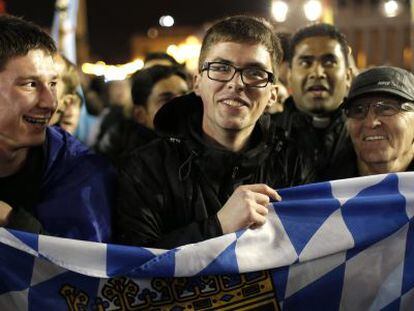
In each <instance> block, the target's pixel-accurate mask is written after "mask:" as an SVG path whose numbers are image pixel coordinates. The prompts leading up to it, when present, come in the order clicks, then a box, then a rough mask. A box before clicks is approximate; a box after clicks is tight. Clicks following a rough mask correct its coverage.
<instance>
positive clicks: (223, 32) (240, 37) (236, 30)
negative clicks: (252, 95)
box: [198, 15, 283, 76]
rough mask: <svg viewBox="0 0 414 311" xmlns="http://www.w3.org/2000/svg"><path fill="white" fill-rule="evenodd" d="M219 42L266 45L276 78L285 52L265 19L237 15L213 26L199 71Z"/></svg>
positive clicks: (201, 58) (207, 38)
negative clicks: (209, 52)
mask: <svg viewBox="0 0 414 311" xmlns="http://www.w3.org/2000/svg"><path fill="white" fill-rule="evenodd" d="M219 42H237V43H249V44H262V45H264V46H265V47H266V49H267V50H268V52H269V54H270V57H271V60H272V68H273V71H275V72H274V74H275V76H277V72H276V68H277V65H278V64H279V63H280V61H281V59H282V56H283V52H282V49H281V46H280V40H279V38H278V37H277V35H276V33H275V32H274V30H273V28H272V26H271V25H270V23H269V22H268V21H266V20H265V19H263V18H257V17H253V16H245V15H237V16H230V17H227V18H225V19H222V20H220V21H218V22H217V23H215V24H214V25H213V26H211V27H210V29H208V30H207V33H206V35H205V36H204V39H203V43H202V45H201V51H200V58H199V62H198V67H199V70H201V68H202V66H203V63H204V61H205V58H206V55H207V53H208V51H209V50H210V48H211V47H212V46H213V45H215V44H217V43H219Z"/></svg>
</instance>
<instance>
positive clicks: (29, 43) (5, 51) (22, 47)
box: [0, 14, 56, 70]
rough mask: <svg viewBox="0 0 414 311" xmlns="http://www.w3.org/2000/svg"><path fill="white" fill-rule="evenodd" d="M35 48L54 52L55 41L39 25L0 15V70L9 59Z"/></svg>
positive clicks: (51, 53)
mask: <svg viewBox="0 0 414 311" xmlns="http://www.w3.org/2000/svg"><path fill="white" fill-rule="evenodd" d="M36 49H41V50H43V51H45V52H47V53H49V54H50V55H53V54H54V53H56V46H55V42H54V41H53V39H52V38H51V37H50V36H49V35H48V34H47V33H46V32H44V31H43V30H42V29H40V27H39V26H37V25H35V24H33V23H31V22H28V21H25V20H23V19H21V18H19V17H16V16H12V15H7V14H6V15H0V70H3V69H4V67H5V66H6V64H7V63H8V61H9V60H10V59H12V58H14V57H17V56H25V55H27V53H29V51H31V50H36Z"/></svg>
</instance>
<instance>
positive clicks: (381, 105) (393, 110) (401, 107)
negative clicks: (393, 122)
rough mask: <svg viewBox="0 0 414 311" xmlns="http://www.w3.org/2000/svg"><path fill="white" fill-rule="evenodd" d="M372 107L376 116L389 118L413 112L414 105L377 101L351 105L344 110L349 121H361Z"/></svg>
mask: <svg viewBox="0 0 414 311" xmlns="http://www.w3.org/2000/svg"><path fill="white" fill-rule="evenodd" d="M370 107H372V109H373V111H374V113H375V115H376V116H381V117H390V116H393V115H395V114H397V113H399V112H402V111H411V112H413V111H414V103H411V102H405V103H397V102H390V101H378V102H374V103H352V104H349V105H348V106H346V107H345V108H344V112H345V115H346V116H347V117H348V118H351V119H357V120H363V119H365V118H366V116H367V115H368V112H369V109H370Z"/></svg>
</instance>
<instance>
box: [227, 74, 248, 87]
mask: <svg viewBox="0 0 414 311" xmlns="http://www.w3.org/2000/svg"><path fill="white" fill-rule="evenodd" d="M227 84H228V85H229V86H230V87H234V88H235V89H242V88H244V83H243V80H242V73H241V71H236V72H235V73H234V76H233V78H232V79H231V80H230V81H229V82H227Z"/></svg>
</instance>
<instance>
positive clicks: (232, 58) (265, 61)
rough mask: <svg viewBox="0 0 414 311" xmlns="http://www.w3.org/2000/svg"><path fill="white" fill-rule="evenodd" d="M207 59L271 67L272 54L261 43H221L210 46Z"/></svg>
mask: <svg viewBox="0 0 414 311" xmlns="http://www.w3.org/2000/svg"><path fill="white" fill-rule="evenodd" d="M205 58H206V60H208V61H221V60H222V61H227V62H230V63H238V62H242V63H244V64H261V65H263V66H268V65H271V56H270V52H269V51H268V49H267V48H266V46H265V45H263V44H260V43H246V42H234V41H220V42H217V43H215V44H213V45H211V46H210V48H209V49H208V51H207V53H206V57H205Z"/></svg>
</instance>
